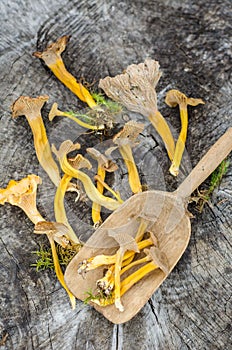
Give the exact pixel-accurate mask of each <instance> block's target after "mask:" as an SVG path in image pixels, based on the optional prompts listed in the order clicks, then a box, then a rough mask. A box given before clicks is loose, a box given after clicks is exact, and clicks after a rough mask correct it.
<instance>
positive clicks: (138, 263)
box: [121, 256, 151, 275]
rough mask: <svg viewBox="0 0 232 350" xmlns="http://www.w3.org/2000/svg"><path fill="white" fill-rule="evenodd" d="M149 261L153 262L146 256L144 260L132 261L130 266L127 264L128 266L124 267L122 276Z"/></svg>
mask: <svg viewBox="0 0 232 350" xmlns="http://www.w3.org/2000/svg"><path fill="white" fill-rule="evenodd" d="M148 261H151V258H150V257H149V256H145V257H144V258H141V259H138V260H135V261H132V262H131V263H130V264H127V265H126V266H124V267H123V269H122V270H121V275H122V274H124V273H125V272H126V271H128V270H130V269H131V268H132V267H134V266H137V265H141V264H143V263H146V262H148Z"/></svg>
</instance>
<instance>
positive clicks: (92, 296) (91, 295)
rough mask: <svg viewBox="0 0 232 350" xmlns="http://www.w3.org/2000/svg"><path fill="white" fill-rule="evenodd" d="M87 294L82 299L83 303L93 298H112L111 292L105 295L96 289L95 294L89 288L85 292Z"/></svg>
mask: <svg viewBox="0 0 232 350" xmlns="http://www.w3.org/2000/svg"><path fill="white" fill-rule="evenodd" d="M85 294H86V295H87V297H86V299H84V300H83V302H84V304H88V303H89V302H90V301H94V300H110V299H111V298H112V293H110V294H109V295H105V294H104V293H103V292H102V291H98V293H97V294H95V295H94V294H93V292H92V291H91V290H89V291H88V292H85Z"/></svg>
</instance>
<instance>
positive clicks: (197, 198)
mask: <svg viewBox="0 0 232 350" xmlns="http://www.w3.org/2000/svg"><path fill="white" fill-rule="evenodd" d="M229 165H230V161H229V160H228V159H224V160H223V161H222V162H221V164H220V165H219V166H218V167H217V169H215V170H214V172H213V173H212V174H211V176H210V183H209V187H208V188H207V189H205V190H200V191H199V190H197V194H194V195H193V196H192V201H193V202H196V204H197V206H196V207H197V209H198V210H199V212H202V210H203V208H204V205H205V203H207V202H208V201H209V199H210V196H211V195H212V193H213V191H214V190H215V189H216V188H217V187H218V186H219V185H220V183H221V180H222V178H223V176H224V175H225V174H226V172H227V170H228V167H229Z"/></svg>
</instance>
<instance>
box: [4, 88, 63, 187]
mask: <svg viewBox="0 0 232 350" xmlns="http://www.w3.org/2000/svg"><path fill="white" fill-rule="evenodd" d="M48 99H49V97H48V96H46V95H44V96H38V97H36V98H33V97H28V96H20V97H19V98H18V99H17V100H16V101H15V102H14V103H13V105H12V107H11V108H12V117H13V118H17V117H19V116H23V115H24V116H25V117H26V119H27V121H28V124H29V125H30V127H31V130H32V134H33V138H34V147H35V151H36V155H37V158H38V161H39V163H40V165H41V166H42V168H43V169H44V170H45V171H46V173H47V174H48V176H49V177H50V179H51V180H52V182H53V183H54V184H55V185H56V186H58V184H59V182H60V173H59V168H58V166H57V164H56V162H55V161H54V159H53V157H52V152H51V148H50V144H49V141H48V138H47V134H46V129H45V126H44V123H43V119H42V116H41V109H42V107H43V105H44V103H45V102H47V100H48Z"/></svg>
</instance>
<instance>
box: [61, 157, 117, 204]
mask: <svg viewBox="0 0 232 350" xmlns="http://www.w3.org/2000/svg"><path fill="white" fill-rule="evenodd" d="M78 158H79V159H82V158H83V157H82V156H81V155H80V154H78V155H77V157H76V160H78ZM60 165H61V168H62V170H63V172H64V173H65V174H67V175H69V176H72V177H74V178H76V179H78V180H80V181H81V182H82V184H83V186H84V189H85V192H86V194H87V196H88V197H89V199H90V200H91V201H92V202H95V203H98V204H100V205H101V206H103V207H105V208H107V209H109V210H115V209H117V208H118V207H119V206H120V205H121V203H120V202H119V201H116V200H114V199H112V198H109V197H106V196H104V195H102V194H101V193H100V192H99V191H98V189H97V188H96V187H95V186H94V184H93V182H92V180H91V179H90V177H89V176H88V175H87V174H85V173H84V172H83V171H81V170H78V169H75V168H74V167H72V166H71V165H70V164H69V161H68V160H67V156H65V157H64V158H63V159H61V160H60Z"/></svg>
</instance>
